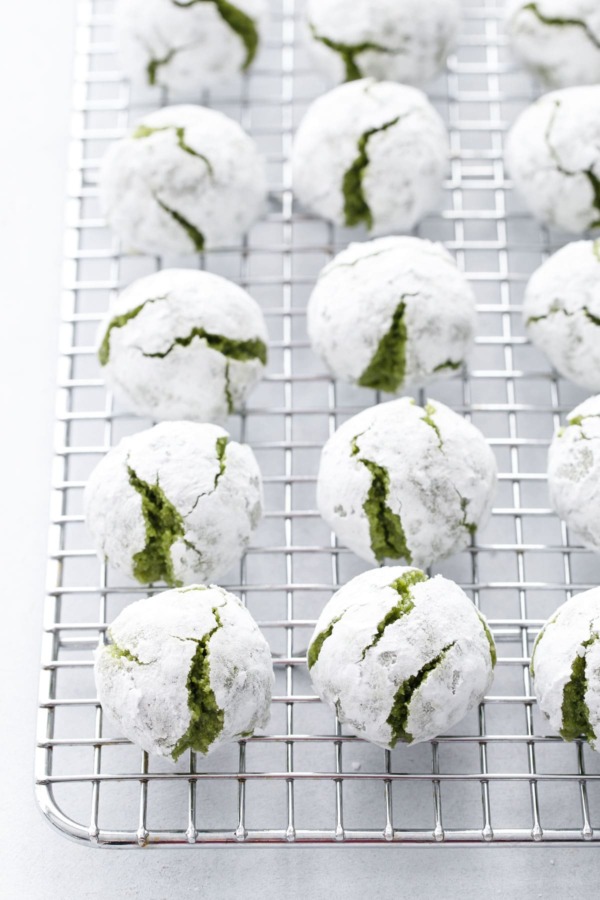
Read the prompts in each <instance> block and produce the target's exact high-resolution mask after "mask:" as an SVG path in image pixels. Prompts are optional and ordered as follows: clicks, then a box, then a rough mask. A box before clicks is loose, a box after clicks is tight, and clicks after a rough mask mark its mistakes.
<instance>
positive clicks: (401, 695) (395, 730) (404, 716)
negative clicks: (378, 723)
mask: <svg viewBox="0 0 600 900" xmlns="http://www.w3.org/2000/svg"><path fill="white" fill-rule="evenodd" d="M455 644H456V641H452V643H451V644H447V645H446V646H445V647H443V648H442V650H441V651H440V652H439V653H438V655H437V656H436V657H435V658H434V659H432V660H430V661H429V662H428V663H426V664H425V665H424V666H423V667H422V668H421V669H419V671H418V672H417V673H416V675H411V676H409V678H407V679H406V681H403V682H402V684H400V686H399V687H398V689H397V691H396V693H395V694H394V702H393V704H392V708H391V710H390V714H389V716H388V717H387V719H386V722H387V724H388V725H389V726H390V728H391V729H392V738H391V740H390V745H391V746H392V747H395V746H396V744H397V743H398V741H405V742H406V743H407V744H410V743H412V740H413V736H412V734H410V732H409V731H407V729H406V726H407V723H408V716H409V714H410V704H411V701H412V698H413V696H414V694H415V691H417V690H418V689H419V688H420V687H421V685H422V684H423V682H424V681H425V680H426V679H427V678H428V677H429V675H431V673H432V672H434V671H435V670H436V668H437V667H438V666H439V665H441V664H442V663H443V661H444V659H445V657H446V655H447V653H448V652H449V651H450V650H451V649H452V647H454V645H455Z"/></svg>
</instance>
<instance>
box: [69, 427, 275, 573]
mask: <svg viewBox="0 0 600 900" xmlns="http://www.w3.org/2000/svg"><path fill="white" fill-rule="evenodd" d="M261 515H262V484H261V476H260V470H259V468H258V465H257V462H256V459H255V458H254V454H253V453H252V450H251V449H250V447H248V446H246V445H245V444H238V443H236V442H235V441H232V440H230V439H229V435H228V434H227V432H226V431H225V430H224V429H223V428H219V427H218V426H217V425H199V424H197V423H195V422H162V423H161V424H159V425H155V426H154V428H150V429H149V430H148V431H140V432H138V434H134V435H132V436H131V437H126V438H123V440H122V441H121V442H120V443H119V444H118V445H117V446H116V447H113V448H112V449H111V450H109V452H108V453H107V454H106V456H105V457H104V459H102V460H101V462H100V463H99V464H98V465H97V466H96V468H95V469H94V471H93V472H92V474H91V476H90V479H89V482H88V485H87V488H86V492H85V518H86V522H87V526H88V529H89V531H90V534H91V535H92V538H93V540H94V544H95V546H96V549H97V551H98V553H99V554H100V555H101V556H102V557H106V559H107V560H108V561H109V562H110V563H111V565H113V566H114V567H115V568H116V569H118V570H119V572H122V573H123V574H125V575H128V576H129V577H130V578H135V579H136V580H137V581H139V582H140V583H141V584H149V583H151V582H155V581H164V582H166V583H167V584H169V585H171V586H180V585H182V584H190V583H191V582H194V581H202V582H207V581H210V580H211V579H213V578H218V577H219V576H221V575H223V574H225V573H226V572H227V571H228V569H230V568H231V566H233V565H234V564H235V563H236V562H237V561H238V560H239V559H240V557H241V556H242V553H243V552H244V550H245V548H246V546H247V544H248V541H249V539H250V535H251V533H252V531H253V530H254V529H255V528H256V526H257V525H258V522H259V521H260V518H261Z"/></svg>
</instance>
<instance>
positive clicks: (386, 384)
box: [358, 294, 418, 394]
mask: <svg viewBox="0 0 600 900" xmlns="http://www.w3.org/2000/svg"><path fill="white" fill-rule="evenodd" d="M417 296H418V294H403V295H402V297H401V298H400V303H399V304H398V306H397V307H396V309H395V311H394V315H393V316H392V324H391V325H390V328H389V330H388V331H387V332H386V333H385V334H384V335H383V337H382V338H381V340H380V341H379V344H378V346H377V350H376V351H375V354H374V355H373V358H372V359H371V362H370V363H369V365H368V366H367V368H366V369H365V371H364V372H363V374H362V375H361V376H360V378H359V379H358V384H360V385H361V386H362V387H369V388H374V389H375V390H378V391H387V392H388V393H392V394H393V393H395V392H396V391H397V390H398V388H400V387H401V386H402V384H403V383H404V376H405V373H406V341H407V340H408V329H407V327H406V322H405V320H404V313H405V311H406V303H405V302H404V301H405V299H406V298H407V297H417Z"/></svg>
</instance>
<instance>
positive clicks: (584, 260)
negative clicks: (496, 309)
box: [523, 240, 600, 391]
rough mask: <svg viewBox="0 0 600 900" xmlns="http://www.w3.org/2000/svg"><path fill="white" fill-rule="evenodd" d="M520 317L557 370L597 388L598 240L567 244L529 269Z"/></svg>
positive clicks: (599, 380)
mask: <svg viewBox="0 0 600 900" xmlns="http://www.w3.org/2000/svg"><path fill="white" fill-rule="evenodd" d="M523 318H524V321H525V326H526V328H527V333H528V335H529V337H530V338H531V340H532V341H533V343H534V344H535V345H536V347H539V348H540V350H543V351H544V353H546V354H547V356H548V357H549V359H550V361H551V363H552V365H553V366H554V367H555V368H556V369H558V371H559V372H560V374H561V375H563V376H564V377H565V378H569V379H570V380H571V381H574V382H575V384H578V385H580V387H583V388H586V389H587V390H588V391H600V240H598V241H595V242H594V241H578V242H576V243H573V244H567V245H566V247H563V248H562V249H561V250H559V251H558V252H557V253H555V254H554V255H553V256H551V257H550V259H548V260H546V262H545V263H543V265H541V266H540V268H539V269H537V271H536V272H534V274H533V275H532V277H531V279H530V281H529V284H528V285H527V289H526V291H525V298H524V302H523Z"/></svg>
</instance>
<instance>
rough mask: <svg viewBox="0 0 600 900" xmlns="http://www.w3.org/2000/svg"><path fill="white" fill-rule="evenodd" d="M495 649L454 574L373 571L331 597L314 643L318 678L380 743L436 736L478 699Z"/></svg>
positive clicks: (348, 717)
mask: <svg viewBox="0 0 600 900" xmlns="http://www.w3.org/2000/svg"><path fill="white" fill-rule="evenodd" d="M495 658H496V657H495V647H494V642H493V639H492V638H491V633H490V632H489V628H488V627H487V622H486V620H485V618H484V617H483V616H482V615H481V613H479V611H478V610H477V609H476V608H475V606H474V605H473V603H472V602H471V601H470V600H469V598H468V597H467V596H466V594H464V592H463V591H462V590H461V588H460V587H459V586H458V585H456V584H455V583H454V582H452V581H449V580H448V579H446V578H443V577H442V576H441V575H438V576H436V577H435V578H431V579H429V578H428V577H427V575H425V574H424V573H423V572H421V571H419V570H418V569H415V568H407V567H393V568H386V567H384V568H380V569H374V570H372V571H369V572H364V573H363V574H362V575H358V576H357V577H356V578H353V579H352V580H351V581H350V582H348V584H346V585H345V586H344V587H342V588H341V589H340V590H339V591H337V593H336V594H334V595H333V597H332V598H331V600H330V601H329V603H328V604H327V605H326V607H325V609H324V610H323V612H322V613H321V616H320V617H319V619H318V621H317V625H316V628H315V631H314V634H313V637H312V639H311V642H310V645H309V649H308V664H309V669H310V676H311V680H312V683H313V686H314V688H315V690H316V692H317V694H318V695H319V697H320V698H321V699H322V700H324V701H325V702H326V703H328V704H329V705H330V706H331V707H332V708H333V709H335V710H336V712H337V715H338V718H339V719H340V721H341V722H343V723H344V724H345V725H346V726H347V727H348V728H349V729H350V731H351V732H352V733H353V734H356V735H358V736H359V737H362V738H365V739H366V740H369V741H372V742H373V743H375V744H378V745H379V746H381V747H386V748H391V747H394V746H396V744H397V743H398V742H401V741H402V742H406V743H418V742H420V741H427V740H431V739H432V738H434V737H436V736H437V735H439V734H441V733H444V732H446V731H447V730H448V729H449V728H451V727H452V726H453V725H455V724H456V723H457V722H459V721H460V720H461V719H462V718H463V716H464V715H465V714H466V712H467V711H468V710H469V709H471V708H472V707H473V706H474V705H475V704H477V703H479V702H480V700H481V698H482V697H483V695H484V694H485V693H486V691H487V690H488V688H489V686H490V684H491V681H492V672H493V667H494V664H495Z"/></svg>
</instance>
